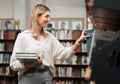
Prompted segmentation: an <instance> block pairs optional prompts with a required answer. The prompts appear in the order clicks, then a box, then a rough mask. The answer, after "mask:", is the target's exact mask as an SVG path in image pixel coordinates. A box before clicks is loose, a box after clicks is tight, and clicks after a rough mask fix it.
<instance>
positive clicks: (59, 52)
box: [53, 37, 75, 60]
mask: <svg viewBox="0 0 120 84" xmlns="http://www.w3.org/2000/svg"><path fill="white" fill-rule="evenodd" d="M74 54H75V51H73V50H72V47H64V46H63V45H62V44H61V43H60V42H59V41H58V40H57V39H56V38H55V37H53V56H54V57H55V58H56V59H63V60H64V59H67V58H69V57H71V56H73V55H74Z"/></svg>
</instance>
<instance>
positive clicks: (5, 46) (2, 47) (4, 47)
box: [0, 43, 14, 52]
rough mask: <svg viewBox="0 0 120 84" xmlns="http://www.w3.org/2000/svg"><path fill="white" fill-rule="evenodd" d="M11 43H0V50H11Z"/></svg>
mask: <svg viewBox="0 0 120 84" xmlns="http://www.w3.org/2000/svg"><path fill="white" fill-rule="evenodd" d="M13 46H14V44H13V43H0V51H6V52H11V51H12V50H13Z"/></svg>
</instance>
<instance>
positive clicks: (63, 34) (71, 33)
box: [50, 29, 81, 40]
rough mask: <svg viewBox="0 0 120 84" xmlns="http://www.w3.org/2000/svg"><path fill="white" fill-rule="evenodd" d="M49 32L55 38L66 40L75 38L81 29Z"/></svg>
mask: <svg viewBox="0 0 120 84" xmlns="http://www.w3.org/2000/svg"><path fill="white" fill-rule="evenodd" d="M50 32H51V33H52V34H53V35H54V36H55V37H56V38H57V39H64V40H65V39H68V40H71V39H72V40H76V39H77V38H78V37H79V36H80V34H81V30H66V29H61V30H57V31H56V30H50Z"/></svg>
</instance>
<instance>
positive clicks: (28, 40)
mask: <svg viewBox="0 0 120 84" xmlns="http://www.w3.org/2000/svg"><path fill="white" fill-rule="evenodd" d="M45 32H46V33H48V36H47V37H46V38H44V37H43V36H41V38H40V40H35V39H34V38H33V36H32V35H31V34H30V33H29V30H25V31H23V32H21V33H19V34H18V36H17V38H16V41H15V44H14V48H13V53H12V55H11V59H10V67H11V69H12V70H15V71H18V76H20V75H22V73H23V72H24V71H26V70H27V69H26V68H25V67H24V64H23V63H21V62H20V61H19V60H18V59H16V57H15V54H16V53H18V52H28V53H37V54H38V55H42V56H43V64H44V65H45V66H48V67H49V69H50V71H51V72H52V73H53V71H54V60H55V59H63V60H64V59H67V58H68V57H70V56H73V55H74V54H75V51H73V50H72V48H71V47H64V46H63V45H62V44H61V43H60V42H59V41H58V40H57V38H55V37H54V36H53V35H52V34H51V33H49V32H47V31H45Z"/></svg>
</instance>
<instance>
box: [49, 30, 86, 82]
mask: <svg viewBox="0 0 120 84" xmlns="http://www.w3.org/2000/svg"><path fill="white" fill-rule="evenodd" d="M81 31H82V30H69V29H59V30H55V29H54V30H51V33H52V34H53V35H54V36H55V37H56V38H57V39H58V40H59V41H60V42H61V43H62V45H63V46H65V47H67V46H72V45H73V44H74V42H75V41H76V40H77V39H78V38H79V36H80V35H81ZM82 47H85V46H82V45H81V46H80V47H79V49H78V50H77V52H76V53H75V55H74V56H72V57H70V58H68V59H66V60H55V71H54V77H53V84H81V83H82V82H84V81H85V80H84V75H85V70H86V68H87V67H88V65H87V64H86V63H85V61H86V60H85V61H83V58H84V57H85V56H87V52H86V51H85V50H84V51H83V50H82Z"/></svg>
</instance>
